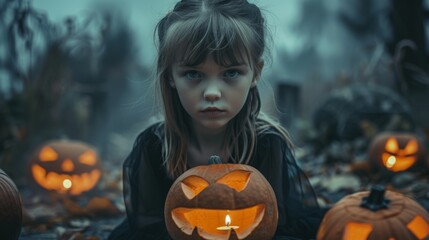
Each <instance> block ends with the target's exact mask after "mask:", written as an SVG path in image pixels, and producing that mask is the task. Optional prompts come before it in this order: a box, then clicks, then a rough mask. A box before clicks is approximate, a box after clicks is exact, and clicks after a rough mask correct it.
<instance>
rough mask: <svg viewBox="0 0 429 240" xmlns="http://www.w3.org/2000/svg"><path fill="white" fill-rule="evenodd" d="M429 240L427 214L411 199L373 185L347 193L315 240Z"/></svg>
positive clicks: (326, 219)
mask: <svg viewBox="0 0 429 240" xmlns="http://www.w3.org/2000/svg"><path fill="white" fill-rule="evenodd" d="M337 239H342V240H366V239H368V240H379V239H386V240H402V239H407V240H414V239H419V240H421V239H429V213H428V212H427V211H426V210H425V209H424V208H423V207H422V206H420V205H419V204H418V203H417V202H415V201H414V200H412V199H410V198H408V197H406V196H404V195H402V194H400V193H396V192H392V191H385V189H384V188H383V187H381V186H374V187H373V188H372V189H371V191H370V192H369V191H363V192H358V193H354V194H350V195H348V196H346V197H344V198H343V199H341V200H340V201H339V202H338V203H336V204H335V205H334V206H333V207H332V208H331V209H330V210H329V211H328V212H327V213H326V215H325V217H324V218H323V220H322V223H321V225H320V228H319V231H318V233H317V240H337Z"/></svg>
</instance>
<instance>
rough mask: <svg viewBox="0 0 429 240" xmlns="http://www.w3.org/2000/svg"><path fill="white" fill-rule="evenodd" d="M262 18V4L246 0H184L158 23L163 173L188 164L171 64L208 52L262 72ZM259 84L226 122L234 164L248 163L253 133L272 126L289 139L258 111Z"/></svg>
mask: <svg viewBox="0 0 429 240" xmlns="http://www.w3.org/2000/svg"><path fill="white" fill-rule="evenodd" d="M265 28H266V27H265V21H264V18H263V16H262V14H261V11H260V9H259V8H258V7H257V6H256V5H254V4H251V3H248V2H247V1H246V0H182V1H180V2H178V3H177V4H176V5H175V7H174V9H173V10H172V11H171V12H169V13H168V14H167V15H166V16H165V17H164V18H163V19H161V21H160V22H159V23H158V25H157V27H156V30H155V32H156V33H157V34H158V40H159V46H158V59H157V77H158V79H159V84H160V91H161V97H162V101H163V107H164V109H163V110H164V117H165V123H164V136H165V137H164V147H163V158H164V163H165V164H166V169H167V173H168V174H169V175H170V176H171V177H173V178H175V177H177V176H179V175H180V174H182V173H183V172H184V171H186V169H187V160H186V159H187V149H188V139H189V137H190V136H191V134H192V128H191V125H190V124H191V122H192V121H191V119H190V116H189V115H188V114H187V113H186V111H185V109H184V108H183V106H182V104H181V103H180V100H179V97H178V93H177V91H176V89H175V88H173V87H171V86H170V81H172V72H171V66H172V64H173V63H177V62H180V63H183V64H185V65H198V64H200V63H202V62H203V61H204V60H205V59H206V57H207V56H208V55H211V56H213V58H214V60H215V62H216V63H217V64H219V65H223V66H227V65H231V64H239V63H240V62H244V61H247V62H248V63H249V64H250V67H251V68H252V69H253V70H254V72H255V74H256V75H255V77H256V76H259V75H260V74H261V71H262V65H263V64H260V63H261V61H262V56H263V54H264V50H265V45H266V44H265ZM260 108H261V99H260V96H259V93H258V89H257V88H256V87H253V88H251V89H250V92H249V95H248V97H247V99H246V103H245V104H244V106H243V108H242V109H241V111H240V112H239V113H238V114H237V116H235V117H234V118H233V119H232V120H231V121H230V122H229V123H228V126H227V128H228V129H227V131H226V133H227V135H226V137H225V140H224V144H225V146H224V147H225V148H226V153H227V154H228V156H230V157H231V159H232V160H233V161H234V162H236V163H245V164H247V163H249V161H250V160H251V157H252V155H253V151H254V149H255V146H256V139H257V135H258V134H260V133H262V132H264V131H266V130H268V129H272V128H273V127H274V128H275V129H277V132H278V133H280V135H281V136H283V137H284V139H285V140H286V141H287V143H288V144H289V145H291V144H290V140H289V137H288V134H287V132H286V130H285V129H284V128H282V127H281V126H280V125H279V124H278V123H276V122H274V121H273V120H271V119H270V118H267V117H263V118H262V117H261V116H259V112H260Z"/></svg>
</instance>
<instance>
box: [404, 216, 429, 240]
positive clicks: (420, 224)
mask: <svg viewBox="0 0 429 240" xmlns="http://www.w3.org/2000/svg"><path fill="white" fill-rule="evenodd" d="M407 228H408V229H409V230H410V231H411V232H412V233H413V234H414V235H415V236H416V237H417V238H418V239H426V237H429V223H428V222H426V220H424V219H423V218H422V217H420V216H416V217H415V218H414V219H413V220H412V221H411V222H410V223H408V224H407Z"/></svg>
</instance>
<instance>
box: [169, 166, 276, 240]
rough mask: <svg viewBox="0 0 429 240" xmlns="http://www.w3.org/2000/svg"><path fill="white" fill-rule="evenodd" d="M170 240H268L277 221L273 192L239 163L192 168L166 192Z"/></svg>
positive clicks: (265, 181) (263, 180) (255, 173)
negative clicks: (233, 239)
mask: <svg viewBox="0 0 429 240" xmlns="http://www.w3.org/2000/svg"><path fill="white" fill-rule="evenodd" d="M164 214H165V223H166V226H167V230H168V232H169V234H170V236H171V237H172V238H173V239H176V240H177V239H180V240H185V239H219V240H222V239H225V240H226V239H230V238H236V239H244V238H246V239H257V240H263V239H271V238H272V236H273V235H274V233H275V231H276V227H277V221H278V211H277V200H276V197H275V194H274V191H273V189H272V188H271V186H270V184H269V183H268V181H267V180H266V179H265V178H264V176H263V175H262V174H261V173H260V172H259V171H258V170H256V169H255V168H253V167H251V166H248V165H242V164H212V165H204V166H197V167H194V168H191V169H189V170H187V171H186V172H185V173H183V174H182V175H181V176H180V177H179V178H177V179H176V181H175V182H174V183H173V185H172V186H171V188H170V191H169V192H168V195H167V199H166V202H165V208H164Z"/></svg>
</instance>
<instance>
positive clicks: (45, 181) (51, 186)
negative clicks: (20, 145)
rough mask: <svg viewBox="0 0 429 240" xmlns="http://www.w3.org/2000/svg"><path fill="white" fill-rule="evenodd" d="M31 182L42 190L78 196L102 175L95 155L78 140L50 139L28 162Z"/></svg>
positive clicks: (94, 183) (90, 187)
mask: <svg viewBox="0 0 429 240" xmlns="http://www.w3.org/2000/svg"><path fill="white" fill-rule="evenodd" d="M30 171H31V175H32V177H33V179H34V181H35V182H36V183H37V184H38V185H39V186H41V187H42V188H44V189H47V190H53V191H56V192H59V193H68V194H71V195H79V194H81V193H82V192H86V191H89V190H91V189H92V188H93V187H94V186H95V185H96V184H97V183H98V180H99V178H100V176H101V171H100V166H99V161H98V156H97V153H96V152H95V150H93V149H92V148H91V147H90V146H89V145H86V144H84V143H81V142H77V141H52V142H49V143H47V144H45V145H44V146H43V147H41V148H40V150H39V151H38V152H37V153H36V156H35V157H34V158H33V160H32V161H30Z"/></svg>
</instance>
